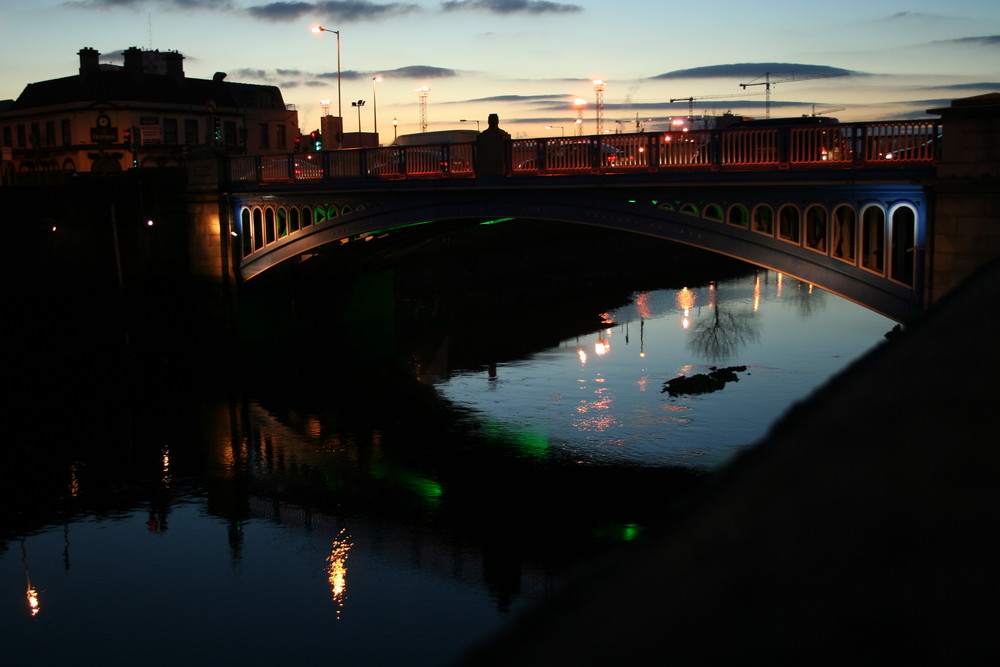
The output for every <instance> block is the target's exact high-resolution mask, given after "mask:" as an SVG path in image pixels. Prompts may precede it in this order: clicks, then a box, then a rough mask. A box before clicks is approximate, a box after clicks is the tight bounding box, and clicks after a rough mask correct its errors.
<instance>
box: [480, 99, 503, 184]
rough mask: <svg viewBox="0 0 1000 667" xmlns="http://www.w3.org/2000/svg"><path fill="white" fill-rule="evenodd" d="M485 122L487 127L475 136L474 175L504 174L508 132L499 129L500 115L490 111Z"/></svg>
mask: <svg viewBox="0 0 1000 667" xmlns="http://www.w3.org/2000/svg"><path fill="white" fill-rule="evenodd" d="M486 122H487V123H488V125H489V127H487V128H486V129H485V130H483V131H482V132H480V133H479V136H478V137H476V176H504V175H506V173H507V166H506V164H505V163H506V160H505V157H506V152H507V149H506V144H507V141H509V140H510V133H509V132H504V131H503V130H501V129H500V117H499V116H498V115H497V114H495V113H491V114H490V115H489V118H488V120H487V121H486Z"/></svg>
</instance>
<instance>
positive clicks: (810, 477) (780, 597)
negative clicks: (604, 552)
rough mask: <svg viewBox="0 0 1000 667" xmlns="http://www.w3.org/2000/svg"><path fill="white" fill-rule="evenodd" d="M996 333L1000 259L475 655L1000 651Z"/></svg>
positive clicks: (987, 660) (666, 658)
mask: <svg viewBox="0 0 1000 667" xmlns="http://www.w3.org/2000/svg"><path fill="white" fill-rule="evenodd" d="M998 329H1000V265H996V264H995V265H993V266H992V267H990V268H988V269H987V270H984V271H981V272H980V273H979V274H978V275H976V276H974V277H973V279H972V280H971V281H969V282H968V283H967V284H966V285H965V286H963V287H962V288H961V289H958V290H956V292H955V293H953V294H952V295H951V296H950V298H948V299H946V300H945V301H942V302H941V303H940V304H938V305H937V306H936V307H935V308H934V309H932V310H931V311H930V312H928V313H927V315H926V316H925V317H924V318H922V319H921V321H919V322H917V323H916V324H915V325H914V326H912V327H910V328H909V329H908V330H907V331H906V332H905V333H904V334H903V335H901V336H899V337H898V338H896V339H894V340H892V341H890V342H887V343H886V344H884V345H883V346H881V347H879V348H877V349H876V350H874V351H873V352H872V353H871V354H869V355H868V356H867V357H865V358H863V359H861V360H859V361H857V362H856V363H855V364H854V365H853V366H852V367H851V368H849V369H848V370H847V371H845V372H844V373H843V374H841V375H840V376H839V377H838V378H836V379H835V380H834V381H832V382H831V383H830V384H829V385H828V386H827V387H825V388H824V389H823V390H821V391H820V392H817V394H816V395H814V396H813V397H811V398H810V399H809V400H808V401H806V402H804V403H803V404H801V405H800V406H798V408H797V409H794V410H793V411H791V412H790V413H789V414H788V415H787V416H786V418H784V419H783V420H782V421H781V422H779V423H778V424H777V425H776V426H775V427H774V429H773V431H772V433H771V435H770V436H769V437H768V438H767V440H766V441H765V442H764V443H763V444H761V445H760V446H759V447H757V448H756V449H755V450H753V451H751V452H750V453H749V454H747V455H745V456H743V457H742V458H740V459H738V460H737V461H736V462H735V463H734V464H733V465H731V466H730V467H729V468H728V469H726V470H724V471H722V472H720V473H718V474H717V475H716V478H715V480H714V482H715V483H714V484H713V485H711V486H710V488H709V489H708V490H707V491H706V492H705V493H704V494H703V495H702V497H700V498H699V499H697V500H696V501H695V502H694V503H693V505H692V508H691V509H690V511H689V512H688V513H687V514H686V517H685V518H684V519H683V520H682V522H681V524H680V525H679V526H674V527H673V528H672V529H671V531H670V532H669V534H664V535H663V536H661V537H660V538H651V539H649V540H647V541H646V542H644V543H642V544H641V545H639V546H638V547H637V548H635V549H632V550H629V551H627V552H623V553H621V554H619V556H618V557H617V558H609V559H606V560H605V561H603V562H600V563H594V564H592V566H591V568H590V569H588V570H586V571H584V572H581V573H580V577H579V579H578V580H577V581H576V584H575V585H572V586H569V587H568V588H567V589H566V590H564V591H563V593H562V594H561V595H560V596H558V597H556V598H555V599H553V600H552V601H551V602H550V603H548V604H546V605H544V606H543V607H542V608H540V609H537V610H535V611H534V612H533V613H531V614H529V615H527V616H524V617H523V618H521V619H520V622H519V623H516V624H515V625H514V626H512V628H511V629H510V630H509V631H508V632H507V633H505V634H504V635H503V636H500V637H497V638H496V639H495V641H493V642H491V643H489V644H488V645H485V646H483V647H481V648H480V650H478V651H476V652H474V653H472V654H471V655H469V656H468V657H467V660H466V661H465V662H464V663H463V664H465V665H476V666H480V665H481V666H488V665H519V666H521V667H527V666H531V665H553V664H565V665H575V666H577V667H579V666H590V665H594V666H597V665H601V666H604V665H612V664H614V665H647V664H671V665H734V664H769V665H776V664H795V665H801V664H808V665H885V664H910V665H913V664H933V665H945V664H950V665H958V664H965V665H968V664H993V663H995V662H996V660H997V658H998V656H1000V648H998V645H997V641H996V619H997V612H998V611H1000V602H998V600H1000V571H998V568H997V563H998V562H1000V534H998V531H997V527H998V526H1000V502H998V500H1000V499H998V491H997V489H998V488H1000V449H998V447H997V444H996V443H997V438H996V423H995V420H996V409H997V408H996V406H997V396H998V392H997V389H996V378H997V377H998V374H1000V353H998V350H997V340H998V335H1000V331H998ZM956 385H959V386H961V387H962V395H964V396H966V397H967V398H966V399H964V400H962V401H957V400H955V401H953V400H951V399H949V395H950V392H949V387H954V386H956Z"/></svg>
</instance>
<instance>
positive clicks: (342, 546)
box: [326, 528, 354, 620]
mask: <svg viewBox="0 0 1000 667" xmlns="http://www.w3.org/2000/svg"><path fill="white" fill-rule="evenodd" d="M346 533H347V529H346V528H342V529H341V530H340V533H339V534H338V535H337V537H336V538H335V539H334V540H333V544H332V545H331V547H330V555H329V556H327V558H326V563H327V567H326V574H327V581H329V583H330V595H331V598H332V599H333V601H334V603H335V604H336V605H337V620H340V614H341V613H342V612H343V610H344V601H345V599H346V597H347V556H348V553H349V552H350V550H351V547H353V546H354V544H352V543H351V542H350V536H348V535H347V534H346Z"/></svg>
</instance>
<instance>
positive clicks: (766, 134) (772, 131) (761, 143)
mask: <svg viewBox="0 0 1000 667" xmlns="http://www.w3.org/2000/svg"><path fill="white" fill-rule="evenodd" d="M730 131H732V132H734V133H735V134H730V135H728V136H729V137H730V141H734V140H735V141H739V140H740V139H738V138H742V137H750V136H752V135H753V134H754V133H756V134H757V135H758V136H757V137H756V138H755V139H754V143H755V144H756V145H757V152H756V154H755V155H753V156H752V159H753V160H754V161H760V162H764V163H768V162H778V161H779V159H778V157H777V156H778V155H779V154H781V153H783V152H785V151H783V150H782V145H783V146H786V147H787V148H788V149H789V150H791V151H792V152H793V153H794V154H796V155H797V156H798V157H799V161H801V162H807V163H808V162H846V161H849V160H851V159H852V151H851V129H850V127H847V126H843V127H842V126H841V124H840V121H839V120H838V119H836V118H832V117H830V116H792V117H789V118H757V119H744V120H738V121H736V122H735V123H731V124H730V125H728V126H726V127H725V128H724V130H723V135H724V136H726V133H728V132H730Z"/></svg>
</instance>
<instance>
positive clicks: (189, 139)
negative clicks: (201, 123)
mask: <svg viewBox="0 0 1000 667" xmlns="http://www.w3.org/2000/svg"><path fill="white" fill-rule="evenodd" d="M184 143H185V144H187V145H188V146H197V145H198V121H197V120H195V119H194V118H185V119H184Z"/></svg>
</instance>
